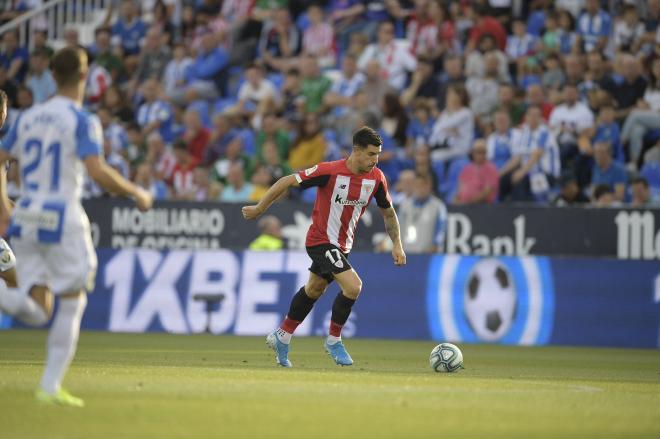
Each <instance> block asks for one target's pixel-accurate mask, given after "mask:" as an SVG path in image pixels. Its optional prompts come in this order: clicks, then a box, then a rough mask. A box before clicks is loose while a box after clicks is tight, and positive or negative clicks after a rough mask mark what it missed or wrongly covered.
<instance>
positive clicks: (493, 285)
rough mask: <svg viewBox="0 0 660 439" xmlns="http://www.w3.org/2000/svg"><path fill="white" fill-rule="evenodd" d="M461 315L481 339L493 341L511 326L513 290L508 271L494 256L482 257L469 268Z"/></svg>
mask: <svg viewBox="0 0 660 439" xmlns="http://www.w3.org/2000/svg"><path fill="white" fill-rule="evenodd" d="M465 314H466V317H467V320H468V322H469V324H470V326H471V327H472V329H473V330H474V332H475V333H476V335H477V336H478V337H479V338H480V339H481V340H484V341H497V340H499V339H500V338H502V337H504V335H506V333H507V332H508V331H509V329H510V328H511V324H512V323H513V319H514V317H515V314H516V289H515V285H514V284H513V279H512V277H511V273H509V270H508V269H507V268H506V266H505V265H503V264H502V263H501V262H500V261H498V260H497V259H483V260H481V261H479V262H477V263H476V264H475V265H474V267H473V268H472V272H471V273H470V275H469V276H468V281H467V285H466V287H465Z"/></svg>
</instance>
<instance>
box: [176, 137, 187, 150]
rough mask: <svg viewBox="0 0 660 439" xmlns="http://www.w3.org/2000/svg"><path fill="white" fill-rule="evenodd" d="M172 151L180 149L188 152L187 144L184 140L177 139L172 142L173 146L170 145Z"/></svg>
mask: <svg viewBox="0 0 660 439" xmlns="http://www.w3.org/2000/svg"><path fill="white" fill-rule="evenodd" d="M172 147H173V148H174V149H180V150H183V151H186V152H188V144H187V143H186V141H185V140H183V139H177V140H175V141H174V145H172Z"/></svg>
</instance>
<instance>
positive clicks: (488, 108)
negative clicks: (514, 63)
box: [465, 52, 499, 132]
mask: <svg viewBox="0 0 660 439" xmlns="http://www.w3.org/2000/svg"><path fill="white" fill-rule="evenodd" d="M498 64H499V61H498V59H497V55H495V53H494V52H489V53H487V54H486V56H485V57H484V76H482V77H477V76H471V77H469V78H468V80H467V82H466V83H465V89H466V90H467V92H468V94H469V96H470V110H472V114H474V116H475V119H476V122H477V125H478V126H479V127H480V129H481V131H482V132H483V131H485V129H486V126H487V124H488V123H489V122H490V115H491V113H492V112H493V111H494V109H495V108H496V107H497V104H498V97H499V84H498V80H497V75H498Z"/></svg>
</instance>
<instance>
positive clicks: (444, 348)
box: [429, 343, 463, 372]
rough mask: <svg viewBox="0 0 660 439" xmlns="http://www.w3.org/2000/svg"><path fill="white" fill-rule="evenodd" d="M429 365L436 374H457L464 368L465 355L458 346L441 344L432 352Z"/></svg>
mask: <svg viewBox="0 0 660 439" xmlns="http://www.w3.org/2000/svg"><path fill="white" fill-rule="evenodd" d="M429 363H430V364H431V369H433V370H434V371H436V372H456V371H457V370H458V369H461V368H462V367H463V353H462V352H461V350H460V349H459V348H458V346H456V345H453V344H451V343H441V344H439V345H437V346H436V347H434V348H433V350H432V351H431V356H430V357H429Z"/></svg>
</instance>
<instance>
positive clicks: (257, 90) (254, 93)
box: [238, 79, 278, 105]
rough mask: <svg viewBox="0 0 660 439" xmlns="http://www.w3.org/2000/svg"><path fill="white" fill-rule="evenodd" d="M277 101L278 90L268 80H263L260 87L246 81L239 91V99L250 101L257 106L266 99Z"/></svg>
mask: <svg viewBox="0 0 660 439" xmlns="http://www.w3.org/2000/svg"><path fill="white" fill-rule="evenodd" d="M269 97H270V98H272V99H275V100H277V97H278V94H277V89H276V88H275V86H274V85H273V83H272V82H270V81H269V80H268V79H262V80H261V82H260V83H259V86H258V87H254V86H253V85H252V84H251V83H250V82H249V81H245V82H244V83H243V85H241V88H240V89H239V90H238V99H239V100H241V101H250V102H252V103H254V104H255V105H256V104H258V103H259V102H261V101H262V100H264V99H266V98H269Z"/></svg>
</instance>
